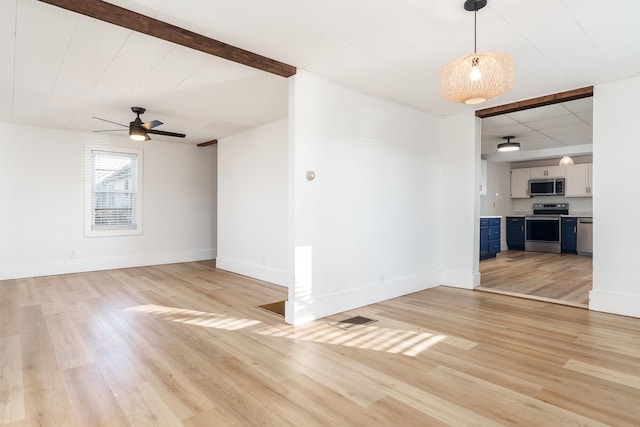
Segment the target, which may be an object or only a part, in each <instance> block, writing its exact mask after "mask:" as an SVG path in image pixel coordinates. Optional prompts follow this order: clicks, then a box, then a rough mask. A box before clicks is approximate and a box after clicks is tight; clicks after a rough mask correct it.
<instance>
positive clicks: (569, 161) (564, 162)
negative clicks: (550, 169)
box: [559, 156, 573, 166]
mask: <svg viewBox="0 0 640 427" xmlns="http://www.w3.org/2000/svg"><path fill="white" fill-rule="evenodd" d="M572 164H573V159H572V158H571V157H569V156H564V157H563V158H561V159H560V163H559V166H569V165H572Z"/></svg>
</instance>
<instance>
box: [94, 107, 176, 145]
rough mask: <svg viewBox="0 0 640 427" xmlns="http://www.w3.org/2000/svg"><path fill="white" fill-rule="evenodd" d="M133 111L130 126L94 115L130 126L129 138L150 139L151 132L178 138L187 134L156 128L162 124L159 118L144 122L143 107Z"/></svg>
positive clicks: (137, 139) (109, 130) (108, 130)
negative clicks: (142, 116)
mask: <svg viewBox="0 0 640 427" xmlns="http://www.w3.org/2000/svg"><path fill="white" fill-rule="evenodd" d="M131 111H133V112H134V113H135V114H136V118H135V119H134V120H133V121H132V122H130V123H129V126H127V125H123V124H122V123H116V122H112V121H111V120H106V119H102V118H100V117H95V116H94V117H93V118H94V119H97V120H102V121H103V122H108V123H113V124H114V125H118V126H122V127H124V128H129V138H131V139H133V140H134V141H149V140H150V139H151V138H150V137H149V134H152V135H164V136H173V137H176V138H184V137H185V136H186V135H185V134H184V133H176V132H167V131H163V130H156V129H154V128H155V127H157V126H160V125H161V124H162V122H161V121H159V120H153V121H150V122H146V123H145V122H143V121H142V119H141V118H140V114H144V112H145V111H146V110H145V109H144V108H142V107H131ZM124 130H126V129H105V130H94V132H117V131H124Z"/></svg>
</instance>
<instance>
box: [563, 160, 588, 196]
mask: <svg viewBox="0 0 640 427" xmlns="http://www.w3.org/2000/svg"><path fill="white" fill-rule="evenodd" d="M566 168H567V179H566V181H565V191H564V195H565V197H591V196H593V193H592V188H591V187H592V185H593V177H592V171H593V164H592V163H582V164H579V165H569V166H566Z"/></svg>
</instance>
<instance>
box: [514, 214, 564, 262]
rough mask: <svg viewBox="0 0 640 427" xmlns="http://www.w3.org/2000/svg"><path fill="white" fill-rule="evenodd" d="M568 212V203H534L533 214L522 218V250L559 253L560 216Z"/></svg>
mask: <svg viewBox="0 0 640 427" xmlns="http://www.w3.org/2000/svg"><path fill="white" fill-rule="evenodd" d="M568 214H569V203H534V204H533V215H527V216H525V218H524V223H525V225H524V229H525V240H524V250H525V251H536V252H553V253H556V254H559V253H560V252H561V247H560V236H561V232H560V224H561V221H560V218H561V217H560V216H561V215H568Z"/></svg>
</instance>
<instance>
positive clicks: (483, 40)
mask: <svg viewBox="0 0 640 427" xmlns="http://www.w3.org/2000/svg"><path fill="white" fill-rule="evenodd" d="M111 3H113V4H116V5H118V6H121V7H124V8H127V9H130V10H133V11H135V12H138V13H142V14H144V15H147V16H150V17H153V18H156V19H159V20H162V21H165V22H168V23H171V24H173V25H176V26H179V27H182V28H185V29H188V30H191V31H194V32H196V33H199V34H202V35H205V36H207V37H210V38H214V39H217V40H220V41H222V42H225V43H228V44H231V45H234V46H237V47H240V48H242V49H246V50H249V51H252V52H255V53H258V54H260V55H264V56H267V57H270V58H273V59H275V60H278V61H282V62H285V63H288V64H291V65H294V66H296V67H298V68H299V69H303V70H305V71H308V72H311V73H313V74H315V75H317V76H320V77H322V78H325V79H327V80H331V81H335V82H337V83H339V84H341V85H343V86H346V87H350V88H353V89H355V90H358V91H360V92H363V93H367V94H370V95H373V96H377V97H381V98H384V99H388V100H391V101H394V102H397V103H400V104H404V105H407V106H410V107H412V108H416V109H419V110H422V111H426V112H429V113H431V114H434V115H437V116H445V115H451V114H461V113H464V112H467V111H470V110H473V108H474V107H470V106H466V105H459V104H452V103H449V102H446V101H443V100H442V99H441V98H440V96H439V89H438V79H439V72H440V67H441V66H442V65H443V64H445V63H446V62H448V61H450V60H451V59H453V58H454V57H457V56H460V55H462V54H465V53H468V52H470V51H472V49H473V14H471V13H469V12H466V11H465V10H464V9H463V7H462V5H463V1H458V0H451V1H436V0H342V1H323V2H318V1H310V0H260V1H258V0H235V1H220V0H182V1H180V2H176V1H169V0H117V1H116V0H114V1H111ZM639 20H640V0H613V1H609V2H606V3H604V2H601V1H600V2H596V1H591V0H581V1H577V0H539V1H537V2H535V3H534V4H531V3H527V4H525V5H523V3H522V2H515V1H513V0H490V1H489V3H488V5H487V7H485V8H484V9H482V10H481V11H480V12H479V13H478V49H479V50H497V51H504V52H508V53H510V54H511V55H512V56H513V57H514V60H515V63H516V82H515V85H514V88H513V89H512V90H511V91H510V92H509V93H507V94H505V95H503V96H501V97H498V98H496V99H493V100H490V101H489V102H487V103H485V104H483V105H482V106H481V108H487V107H491V106H495V105H500V104H505V103H509V102H514V101H518V100H523V99H528V98H533V97H537V96H542V95H547V94H551V93H555V92H560V91H565V90H570V89H574V88H579V87H584V86H590V85H597V84H600V83H605V82H609V81H614V80H617V79H623V78H628V77H631V76H636V75H638V74H640V44H638V43H637V40H638V39H640V26H638V25H637V22H638V21H639ZM0 55H1V56H0V58H1V61H0V95H1V96H0V121H5V122H14V123H24V124H29V125H35V126H46V127H53V128H63V129H76V130H85V131H91V130H98V129H104V128H105V126H104V123H103V122H99V121H97V120H95V119H92V116H98V117H103V118H105V119H108V120H112V121H115V122H119V123H125V124H126V123H128V122H129V121H130V120H131V119H132V118H133V115H132V113H131V112H130V107H131V106H141V107H146V108H147V113H145V115H144V116H143V119H145V120H151V119H158V120H161V121H163V122H164V123H165V124H164V125H163V126H162V127H159V128H158V129H159V130H163V129H165V128H166V130H171V131H176V132H184V133H186V134H187V138H186V139H185V141H184V142H186V143H191V144H195V143H199V142H203V141H207V140H210V139H214V138H222V137H224V136H226V135H231V134H233V133H237V132H239V131H242V130H244V129H247V128H250V127H253V126H256V125H258V124H261V123H265V122H269V121H272V120H274V119H277V118H279V117H285V116H286V115H287V109H288V106H287V103H288V86H289V82H288V79H286V78H282V77H279V76H275V75H271V74H269V73H266V72H263V71H259V70H256V69H253V68H249V67H246V66H243V65H239V64H236V63H233V62H229V61H226V60H223V59H220V58H216V57H213V56H210V55H207V54H204V53H201V52H196V51H193V50H191V49H188V48H185V47H181V46H177V45H173V44H171V43H169V42H165V41H162V40H158V39H154V38H152V37H150V36H146V35H143V34H140V33H137V32H134V31H130V30H126V29H123V28H120V27H117V26H114V25H112V24H107V23H104V22H101V21H98V20H95V19H92V18H89V17H85V16H81V15H78V14H75V13H72V12H69V11H67V10H64V9H60V8H57V7H55V6H51V5H48V4H44V3H41V2H39V1H36V0H4V1H2V2H1V3H0ZM578 104H579V103H578ZM578 104H576V105H578ZM558 108H559V109H556V108H554V110H556V113H558V114H559V115H558V116H557V117H545V116H540V117H527V118H523V117H520V116H519V115H518V113H513V114H510V115H508V116H505V117H501V118H500V119H498V118H496V120H495V123H489V124H488V125H487V126H486V127H487V128H488V129H487V132H489V129H491V128H493V131H491V132H495V134H494V133H492V135H493V137H496V136H498V134H501V133H503V131H506V130H507V129H508V128H509V127H511V128H512V130H513V132H509V133H510V134H513V135H516V136H518V137H519V138H518V139H519V140H520V142H522V143H523V145H525V146H528V147H535V146H536V145H540V144H542V142H541V141H542V139H541V137H540V136H541V135H543V134H544V135H545V136H547V137H550V138H551V139H553V143H554V144H569V143H571V142H569V139H571V138H574V139H576V138H578V137H577V136H576V135H578V134H579V132H581V130H583V129H586V127H585V126H590V119H589V117H587V115H588V114H587V112H586V111H574V110H575V109H578V110H579V109H580V108H582V107H575V108H574V107H573V106H571V105H569V106H558ZM544 114H546V113H544ZM484 120H487V119H483V123H484ZM536 122H537V123H536ZM520 126H524V127H520ZM518 129H520V130H522V132H521V135H519V132H518V131H517V130H518ZM500 136H502V135H500ZM162 138H163V137H157V139H162ZM155 139H156V138H154V140H155ZM483 145H484V140H483ZM491 145H493V141H492V142H491ZM483 152H484V149H483Z"/></svg>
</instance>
